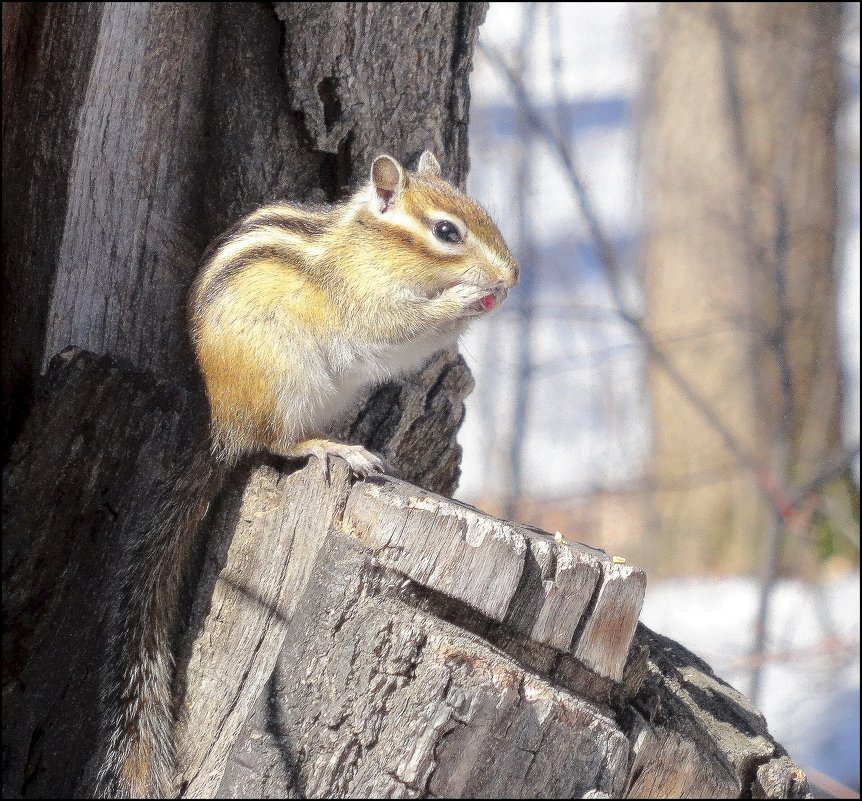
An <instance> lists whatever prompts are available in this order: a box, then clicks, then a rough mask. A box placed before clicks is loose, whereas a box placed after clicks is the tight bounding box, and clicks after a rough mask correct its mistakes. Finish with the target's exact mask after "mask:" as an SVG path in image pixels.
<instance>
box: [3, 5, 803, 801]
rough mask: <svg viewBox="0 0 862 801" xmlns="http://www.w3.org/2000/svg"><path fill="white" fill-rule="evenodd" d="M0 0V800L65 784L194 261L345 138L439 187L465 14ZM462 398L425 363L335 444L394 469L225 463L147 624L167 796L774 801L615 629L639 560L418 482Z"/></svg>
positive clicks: (784, 768) (347, 147)
mask: <svg viewBox="0 0 862 801" xmlns="http://www.w3.org/2000/svg"><path fill="white" fill-rule="evenodd" d="M10 5H11V13H10V14H8V15H7V14H4V20H3V25H4V26H3V47H4V67H3V68H4V102H3V125H4V134H8V141H5V143H4V144H5V146H4V156H3V165H4V177H6V179H7V186H6V187H5V190H6V191H4V201H3V202H4V205H3V214H4V229H5V231H6V234H7V238H6V244H5V247H4V308H5V311H6V312H7V314H6V315H4V319H5V322H4V338H3V354H4V363H5V364H6V365H7V366H10V367H11V368H12V369H11V370H9V371H8V373H6V372H4V399H6V400H7V401H8V402H9V412H10V414H9V416H8V417H7V420H6V422H7V426H8V428H7V432H8V433H9V435H10V436H12V435H16V442H15V445H14V447H13V448H11V451H10V453H9V458H8V460H7V462H6V468H5V472H4V507H3V515H4V528H5V533H6V537H5V538H4V544H3V569H4V613H5V621H6V637H5V638H4V650H3V670H4V675H3V692H4V704H3V730H4V744H3V794H4V797H46V796H51V797H52V796H58V797H67V796H69V795H72V794H78V795H83V796H86V795H88V794H89V793H90V790H91V787H92V764H90V762H91V760H90V757H91V755H92V754H93V751H94V748H95V738H96V733H97V729H98V720H97V716H98V712H97V709H98V705H97V703H96V698H97V693H98V679H97V675H98V667H99V664H100V661H101V652H102V648H103V641H104V635H105V620H104V616H105V609H106V606H107V600H108V599H107V598H106V597H105V596H106V594H107V592H108V590H107V588H108V587H109V586H110V578H111V576H112V575H113V573H114V571H115V570H116V565H117V562H118V558H119V555H120V553H121V552H122V550H123V548H124V540H123V538H124V536H126V532H127V530H128V527H127V526H126V525H125V523H126V521H128V520H129V519H133V518H134V517H135V516H136V515H138V514H140V513H141V510H142V509H143V508H144V506H145V505H146V504H147V503H148V502H149V499H151V498H152V497H154V496H155V495H156V494H157V489H158V487H159V485H161V484H163V482H164V481H165V479H166V476H167V475H168V474H169V472H170V470H171V469H172V467H173V466H174V464H175V463H176V462H177V459H178V457H179V454H181V453H182V452H183V450H184V449H185V448H186V447H188V444H189V439H190V437H191V436H192V432H193V431H194V430H195V429H196V428H197V426H199V425H200V423H201V414H202V413H201V408H200V394H199V388H198V387H197V385H196V378H195V376H194V373H193V370H192V369H191V360H190V359H189V357H188V352H187V344H186V343H185V340H184V337H183V334H182V330H183V329H182V325H181V313H182V312H181V310H182V301H183V297H184V294H185V290H186V287H187V286H188V283H189V282H190V281H191V278H192V276H193V273H194V269H195V261H196V259H197V257H198V255H199V254H200V252H201V251H202V250H203V248H204V246H205V244H206V242H207V240H208V239H209V238H210V237H211V236H212V235H213V234H215V233H216V232H217V231H218V230H220V229H222V228H223V227H224V226H225V225H226V224H227V223H228V222H230V221H231V220H232V219H234V218H235V217H236V216H237V215H238V214H240V213H242V212H243V211H246V210H248V209H249V208H251V207H252V206H254V205H255V204H257V203H259V202H261V201H262V200H267V199H271V198H273V197H288V198H292V199H298V200H318V201H323V200H332V199H335V198H337V197H338V196H339V195H340V193H341V192H342V191H343V189H344V188H345V187H346V186H347V185H348V184H350V183H352V182H354V181H356V180H358V179H360V178H361V177H362V175H363V171H364V169H366V166H367V164H368V162H369V159H370V157H371V156H372V155H373V154H375V153H376V152H378V151H383V150H386V151H389V152H392V153H393V154H394V155H396V156H399V157H401V158H403V159H405V160H407V161H410V159H411V158H412V157H415V156H417V155H418V154H419V153H420V152H421V150H422V149H424V148H426V147H430V148H431V149H433V150H435V151H437V152H438V153H443V154H445V159H444V160H445V163H446V165H445V166H446V167H448V174H449V177H450V178H452V179H453V180H455V181H456V182H459V183H461V182H463V178H464V176H465V173H466V166H467V165H466V158H467V156H466V130H467V128H466V125H467V120H466V113H467V106H468V90H467V76H468V71H469V67H470V62H471V56H472V46H473V41H474V38H475V33H476V29H477V26H478V24H479V23H480V21H481V18H482V16H483V14H484V6H483V5H482V4H467V3H462V4H406V3H405V4H361V3H343V4H332V5H327V6H319V5H314V4H302V3H297V4H275V5H274V6H270V5H265V4H260V5H258V4H164V5H163V4H155V3H152V4H150V3H141V4H134V5H126V4H110V3H108V4H70V5H69V6H66V5H60V4H56V5H55V4H44V5H39V6H36V5H32V6H31V5H27V4H10ZM5 10H6V9H5V8H4V11H5ZM7 57H8V58H7ZM70 343H71V344H75V345H81V346H86V347H87V348H88V349H89V350H92V351H95V352H96V353H97V354H102V355H94V354H92V353H89V352H88V351H84V350H80V349H78V348H71V349H65V350H64V348H66V346H67V345H68V344H70ZM61 350H62V353H61V354H60V355H59V356H56V357H55V358H53V360H52V359H51V357H52V354H53V353H54V352H56V351H61ZM48 362H50V364H51V369H50V370H49V371H48V373H47V375H45V376H44V377H43V378H42V379H39V380H38V381H37V379H36V376H37V374H38V373H39V370H40V366H42V365H45V364H47V363H48ZM470 386H471V379H470V377H469V373H468V372H467V370H466V368H465V367H464V365H463V362H462V361H461V360H460V359H459V358H458V356H457V354H456V353H454V352H453V353H448V354H441V355H440V356H439V357H437V358H436V359H434V360H432V362H430V363H429V364H428V365H427V366H426V367H425V368H424V369H423V370H422V371H421V372H420V373H419V374H417V375H416V376H414V377H411V378H410V379H408V380H406V381H403V382H401V383H399V384H392V385H387V386H386V387H383V388H382V389H380V390H379V391H378V392H377V393H376V394H375V395H374V397H373V398H372V399H371V400H370V402H369V403H368V404H366V405H365V407H364V408H363V410H362V412H360V413H359V415H358V416H357V417H356V418H355V419H354V420H352V421H348V422H347V423H345V425H344V430H343V431H342V432H340V433H341V434H342V435H344V436H345V437H347V438H350V439H351V440H353V441H357V442H364V443H366V444H368V445H370V447H372V448H374V449H375V450H378V451H381V452H383V453H384V454H386V455H387V457H388V459H389V460H390V462H392V463H393V464H394V466H395V468H396V471H397V472H398V473H399V474H400V476H401V478H402V479H405V480H406V481H409V482H412V484H418V485H421V486H422V487H425V488H426V489H422V490H420V489H418V487H416V486H412V484H408V483H405V481H399V480H396V479H390V478H381V479H373V480H368V481H365V482H359V483H351V481H350V480H349V479H348V476H347V475H346V474H345V473H344V472H342V471H338V470H336V471H334V474H333V477H332V480H331V483H330V484H324V483H323V482H322V479H321V478H320V477H319V475H318V474H317V471H316V469H315V468H314V466H311V467H310V468H305V469H301V470H297V469H295V466H290V465H285V464H283V463H278V462H275V461H272V460H258V461H255V462H251V463H249V464H248V465H247V466H246V467H245V468H243V469H240V470H238V471H237V473H236V475H234V476H233V477H232V480H231V482H230V483H229V485H228V487H227V490H226V491H225V492H224V493H223V495H222V497H221V499H220V500H219V501H218V503H217V504H216V505H215V506H214V508H213V509H212V510H211V514H210V518H209V533H208V537H207V541H206V545H205V547H204V549H203V552H202V553H201V559H200V570H199V575H198V576H197V577H196V580H195V581H194V582H193V584H194V589H193V598H192V600H191V603H190V607H189V608H190V612H189V621H188V623H189V625H188V628H187V634H186V635H185V636H184V638H183V639H182V642H180V643H178V644H177V652H178V654H179V655H180V659H179V668H178V683H179V685H180V686H179V687H178V688H177V689H178V692H180V694H181V696H182V699H183V703H182V707H183V719H182V722H181V724H180V727H179V732H178V739H179V742H180V766H181V768H182V775H181V776H179V777H178V784H177V788H176V789H177V792H179V793H180V794H182V795H183V796H186V797H205V796H212V795H220V796H229V797H258V796H261V797H310V796H330V795H336V796H346V795H396V796H405V797H412V796H429V795H438V796H441V795H442V796H449V795H497V794H509V795H512V794H514V795H523V796H543V795H583V794H587V793H589V794H592V795H593V796H596V795H598V796H601V795H612V796H617V795H625V794H629V795H653V796H664V795H680V794H685V795H713V794H723V795H735V796H740V795H746V794H752V795H755V796H756V795H764V796H768V797H777V796H779V795H789V796H793V797H796V796H800V795H804V793H805V792H806V787H807V784H806V781H805V778H804V776H803V775H802V774H801V773H800V772H799V771H798V769H797V768H795V766H793V764H792V763H791V762H790V760H789V759H788V758H787V757H786V755H785V754H784V752H783V751H782V749H781V747H780V746H778V745H777V744H776V743H775V742H774V741H773V740H772V739H771V738H770V737H769V735H768V734H767V732H766V727H765V723H764V721H763V719H762V717H761V716H760V715H759V713H758V712H757V711H756V710H754V709H752V708H750V706H748V705H747V704H746V702H745V700H744V699H743V698H742V697H741V696H739V695H738V694H737V693H736V692H735V691H733V690H732V689H731V688H729V687H728V686H727V685H725V684H723V683H722V682H721V681H720V680H719V679H717V678H716V677H714V676H713V675H712V673H711V671H710V670H709V668H708V667H707V666H706V665H704V664H703V663H701V662H699V661H698V660H697V659H696V658H695V657H693V656H692V655H691V654H688V653H687V652H685V651H684V650H683V649H681V648H680V647H679V646H677V645H675V644H674V643H672V642H669V641H666V640H664V639H662V638H660V637H657V636H656V635H654V634H652V633H650V632H649V631H647V630H646V629H643V628H638V629H637V630H636V629H635V626H636V621H637V616H638V613H639V609H640V603H641V600H642V596H643V590H644V577H643V574H642V573H641V572H640V571H638V570H636V569H634V568H631V567H629V566H626V565H617V564H614V563H613V562H612V561H611V560H609V559H608V558H607V557H606V556H605V555H604V554H602V553H601V552H596V551H593V550H592V549H590V548H587V547H585V546H574V545H569V544H561V543H556V542H555V541H554V540H553V538H551V537H548V535H546V534H544V533H542V532H536V531H532V530H530V529H527V528H525V527H524V526H520V525H517V524H514V523H508V522H505V521H498V520H494V519H492V518H489V517H487V516H485V515H482V514H481V513H480V512H477V511H476V510H473V509H470V508H469V507H465V506H463V505H461V504H457V503H455V502H453V501H449V500H446V499H445V498H444V497H441V496H439V495H436V494H434V493H435V492H439V493H444V494H445V493H451V491H452V490H453V489H454V486H455V483H456V481H457V473H458V459H459V454H460V452H459V449H458V446H457V443H456V442H455V431H456V430H457V427H458V425H459V423H460V420H461V417H462V415H463V398H464V396H465V395H466V393H467V392H468V391H469V390H470Z"/></svg>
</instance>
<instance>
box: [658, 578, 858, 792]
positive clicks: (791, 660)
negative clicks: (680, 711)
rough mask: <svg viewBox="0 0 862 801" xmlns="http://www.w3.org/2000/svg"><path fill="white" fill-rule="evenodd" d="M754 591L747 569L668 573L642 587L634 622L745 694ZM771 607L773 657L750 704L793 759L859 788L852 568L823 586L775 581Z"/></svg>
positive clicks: (855, 602) (855, 603)
mask: <svg viewBox="0 0 862 801" xmlns="http://www.w3.org/2000/svg"><path fill="white" fill-rule="evenodd" d="M758 592H759V590H758V585H757V582H756V580H755V579H753V578H750V577H746V576H737V577H733V578H683V579H667V580H664V581H661V582H658V583H656V584H655V585H654V586H649V587H648V588H647V595H646V601H645V603H644V608H643V612H642V614H641V620H642V621H643V623H644V624H645V625H646V626H649V627H650V628H651V629H654V630H655V631H657V632H659V633H661V634H664V635H665V636H667V637H670V638H671V639H674V640H676V641H677V642H679V643H681V644H682V645H684V646H685V647H686V648H688V649H689V650H690V651H692V652H693V653H695V654H697V655H698V656H699V657H701V658H702V659H704V660H705V661H706V662H708V663H709V664H710V665H711V666H712V668H713V669H714V670H715V672H716V674H717V675H718V676H720V677H721V678H722V679H724V680H725V681H727V682H728V683H729V684H732V685H733V686H734V687H736V688H737V689H738V690H740V691H741V692H743V693H746V694H747V693H748V690H749V681H750V675H751V674H750V669H749V668H747V667H744V665H746V664H747V661H748V660H747V656H748V653H749V651H750V649H751V639H752V631H753V622H754V616H755V611H756V609H757V599H758ZM770 609H771V613H770V621H769V633H768V638H769V639H768V646H767V647H768V652H769V653H770V654H774V655H775V659H774V660H772V659H770V660H769V661H767V663H766V667H765V673H764V676H763V685H762V686H763V688H764V690H763V692H762V693H761V696H760V697H759V698H758V699H757V707H758V708H759V709H760V710H761V712H763V714H764V715H765V717H766V721H767V723H768V724H769V731H770V732H771V734H772V735H773V737H775V739H776V740H777V741H778V742H779V743H781V744H782V745H783V746H784V747H785V748H786V749H787V751H788V753H789V754H790V755H791V756H792V757H793V759H794V760H795V761H796V762H797V764H798V765H800V767H802V768H815V769H817V770H818V771H820V772H821V773H824V774H826V775H827V776H831V777H832V778H833V779H836V780H838V781H840V782H841V783H843V784H845V785H847V786H850V787H855V788H857V789H858V788H859V574H858V573H851V574H848V575H845V576H843V577H841V578H838V579H835V580H833V581H831V582H829V583H827V584H823V585H813V584H808V583H805V582H802V581H796V580H785V581H781V582H779V584H778V586H777V587H776V589H775V592H774V593H773V597H772V603H771V607H770ZM830 638H831V642H832V643H833V644H832V645H830Z"/></svg>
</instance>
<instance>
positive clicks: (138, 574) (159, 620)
mask: <svg viewBox="0 0 862 801" xmlns="http://www.w3.org/2000/svg"><path fill="white" fill-rule="evenodd" d="M230 466H231V465H230V464H229V463H228V462H227V461H226V460H223V459H219V458H217V457H216V456H214V455H213V454H212V452H211V451H210V450H209V448H208V447H207V446H205V445H203V444H200V443H199V444H197V445H196V446H195V447H194V448H193V449H192V450H191V451H190V452H189V453H188V455H187V456H186V457H185V458H184V459H182V460H181V462H180V465H179V467H178V468H177V469H176V470H174V471H173V474H172V475H171V477H170V479H169V480H168V482H167V483H166V484H165V486H164V489H163V491H162V493H161V497H160V498H159V499H158V500H157V501H156V502H155V503H152V504H148V505H147V507H148V508H149V509H151V510H152V512H151V513H148V514H147V515H146V516H145V517H144V518H143V519H141V520H139V521H136V522H135V523H134V524H133V526H134V528H133V530H132V532H131V536H130V537H129V539H128V545H127V546H126V547H127V552H126V554H125V556H124V559H123V563H122V569H121V572H120V574H119V576H118V581H117V586H116V589H115V590H114V598H113V614H112V621H111V629H110V632H109V639H108V649H107V654H106V659H105V663H104V668H103V670H104V675H103V686H102V704H103V707H102V725H103V732H102V741H101V749H102V750H101V751H100V760H101V767H100V770H99V776H98V783H97V796H98V797H103V798H148V797H159V796H163V795H164V793H165V792H166V791H167V789H168V788H169V785H170V782H171V781H172V780H173V777H174V772H175V764H174V760H175V751H174V731H173V730H174V721H175V717H176V709H175V700H174V654H173V648H174V645H175V642H174V641H175V639H176V634H177V629H178V624H179V622H180V620H181V619H182V609H181V606H182V600H183V595H184V592H183V590H184V587H185V584H186V581H187V580H188V578H189V575H190V573H191V566H192V563H193V561H194V558H195V551H196V545H197V541H198V534H199V531H200V529H201V524H202V521H203V519H204V517H205V515H206V512H207V509H208V507H209V505H210V503H211V502H212V501H213V500H214V499H215V497H216V496H217V495H218V493H219V492H220V490H221V488H222V486H223V485H224V482H225V479H226V477H227V474H228V471H229V469H230Z"/></svg>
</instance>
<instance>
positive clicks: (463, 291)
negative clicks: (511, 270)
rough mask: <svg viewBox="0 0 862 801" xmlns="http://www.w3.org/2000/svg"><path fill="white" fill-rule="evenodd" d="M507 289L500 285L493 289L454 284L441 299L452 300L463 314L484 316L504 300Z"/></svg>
mask: <svg viewBox="0 0 862 801" xmlns="http://www.w3.org/2000/svg"><path fill="white" fill-rule="evenodd" d="M506 294H507V289H506V287H505V286H503V285H502V284H499V285H497V286H494V287H491V288H489V287H487V286H484V287H483V286H475V285H474V284H455V286H453V287H449V289H447V290H446V291H445V292H443V294H442V295H441V297H445V298H446V299H447V300H454V301H455V302H456V303H458V305H459V306H460V307H461V311H462V313H463V314H468V315H473V314H485V313H486V312H489V311H492V310H493V309H496V308H497V306H499V305H500V304H501V303H502V302H503V301H504V300H505V298H506Z"/></svg>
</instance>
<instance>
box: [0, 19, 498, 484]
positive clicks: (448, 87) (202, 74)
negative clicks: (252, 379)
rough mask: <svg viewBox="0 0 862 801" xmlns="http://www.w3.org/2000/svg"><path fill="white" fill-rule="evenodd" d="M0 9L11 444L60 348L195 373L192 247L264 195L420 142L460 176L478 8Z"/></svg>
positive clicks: (312, 187)
mask: <svg viewBox="0 0 862 801" xmlns="http://www.w3.org/2000/svg"><path fill="white" fill-rule="evenodd" d="M10 5H12V6H13V8H12V9H11V11H12V13H11V14H9V19H8V21H7V18H6V16H7V15H6V14H4V21H3V53H4V59H3V69H4V97H3V125H4V128H3V132H4V148H3V175H4V181H5V186H4V193H3V221H4V245H5V246H4V251H3V262H4V263H3V270H4V285H3V304H4V315H3V318H4V323H3V325H4V328H3V334H4V336H3V361H4V365H5V366H6V367H7V369H5V370H4V371H3V381H4V408H5V409H6V415H7V417H6V418H5V426H6V431H7V436H8V438H9V439H8V441H12V439H14V435H15V433H16V431H17V430H18V427H20V424H21V421H22V420H23V417H24V415H25V414H26V412H27V409H28V406H29V402H30V398H31V397H32V387H33V382H34V380H35V377H36V376H37V375H38V373H39V371H40V370H41V369H43V368H44V366H45V365H46V364H47V363H48V361H49V360H50V359H51V357H52V356H53V355H54V354H55V353H57V352H59V351H60V350H62V349H63V348H64V347H66V346H67V345H70V344H71V345H77V346H79V347H84V348H87V349H90V350H93V351H95V352H97V353H104V352H110V353H113V354H114V355H116V356H122V357H124V358H127V359H129V360H131V362H132V363H133V364H135V365H137V366H139V367H142V368H146V369H154V370H156V371H158V372H162V373H164V374H165V375H167V376H169V377H170V378H171V380H173V381H175V382H176V383H179V384H180V385H181V386H191V385H193V384H194V382H195V380H196V376H195V374H194V370H193V369H192V365H193V360H192V358H191V352H190V348H189V345H188V342H187V338H186V335H185V324H184V320H183V310H184V300H185V296H186V291H187V289H188V286H189V284H190V283H191V281H192V279H193V277H194V274H195V271H196V269H197V262H198V259H199V257H200V255H201V254H202V253H203V250H204V248H205V247H206V245H207V244H208V242H209V241H210V240H211V239H212V238H213V237H214V236H215V235H217V234H218V233H220V232H221V231H223V230H224V229H225V228H227V227H228V225H230V224H231V223H233V222H234V221H235V220H236V219H238V218H239V217H240V216H241V215H242V214H244V213H246V212H248V211H250V210H251V209H253V208H254V207H255V206H257V205H260V204H261V203H262V202H265V201H268V200H273V199H278V198H286V199H289V200H294V201H301V202H306V201H308V202H326V201H332V200H335V199H337V198H339V197H340V196H341V195H342V194H343V193H344V192H345V190H346V189H347V188H348V187H349V186H350V185H351V184H355V183H357V182H359V181H363V180H365V179H366V177H367V174H366V170H367V169H368V168H369V165H370V163H371V160H372V159H373V157H374V156H375V155H377V154H379V153H381V152H389V153H391V154H392V155H394V156H396V157H398V158H400V159H402V160H404V161H406V162H407V163H409V164H410V165H411V166H412V165H413V164H414V163H415V159H416V158H418V156H419V154H420V153H421V152H422V150H424V149H426V148H428V149H430V150H432V151H434V152H435V153H436V154H437V156H438V157H439V160H440V162H441V164H442V165H443V170H444V173H445V174H446V177H447V178H449V179H450V180H452V181H454V182H455V183H457V184H460V185H463V182H464V179H465V177H466V174H467V109H468V105H469V89H468V81H467V78H468V73H469V69H470V66H471V63H472V52H473V43H474V40H475V36H476V32H477V29H478V25H479V23H480V22H481V20H482V18H483V17H484V13H485V5H484V4H482V3H453V4H445V3H387V4H375V3H370V4H368V3H331V4H320V3H275V4H265V3H135V4H128V3H103V4H98V3H93V4H80V3H79V4H76V3H72V4H65V3H56V4H54V3H46V4H20V6H18V5H16V4H10ZM456 463H457V460H455V462H454V463H453V464H452V465H450V467H452V468H453V471H454V464H456ZM455 480H456V476H455V474H454V472H453V475H452V477H451V478H450V484H451V485H452V486H454V481H455Z"/></svg>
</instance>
